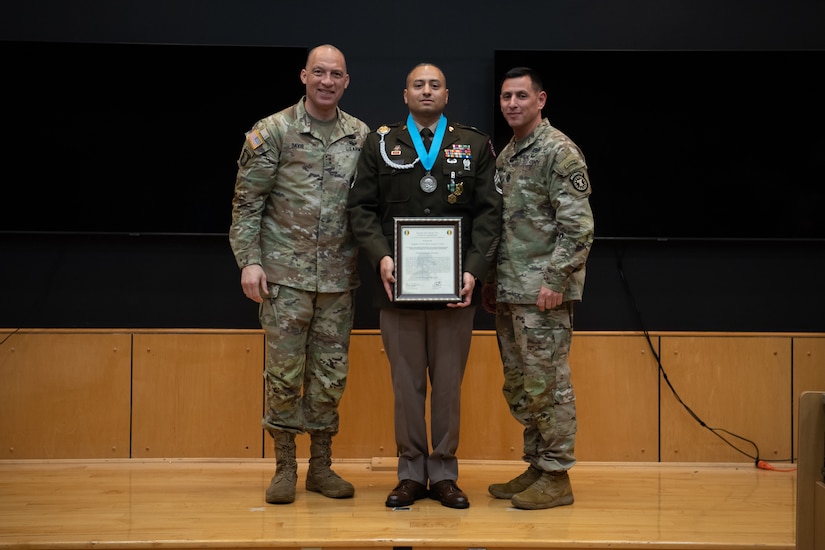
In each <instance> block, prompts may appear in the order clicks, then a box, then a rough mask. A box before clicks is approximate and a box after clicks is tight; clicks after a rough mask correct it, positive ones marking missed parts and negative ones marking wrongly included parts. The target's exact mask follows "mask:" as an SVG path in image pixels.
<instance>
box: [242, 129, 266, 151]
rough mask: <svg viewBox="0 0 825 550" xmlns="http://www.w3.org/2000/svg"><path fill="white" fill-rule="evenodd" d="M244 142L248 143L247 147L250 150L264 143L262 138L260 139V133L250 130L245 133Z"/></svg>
mask: <svg viewBox="0 0 825 550" xmlns="http://www.w3.org/2000/svg"><path fill="white" fill-rule="evenodd" d="M246 141H247V142H248V143H249V146H250V147H252V149H257V148H258V147H260V146H261V145H263V143H264V138H262V137H261V134H260V132H258V130H257V129H254V130H250V131H249V132H247V133H246Z"/></svg>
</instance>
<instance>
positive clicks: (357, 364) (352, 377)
mask: <svg viewBox="0 0 825 550" xmlns="http://www.w3.org/2000/svg"><path fill="white" fill-rule="evenodd" d="M349 360H350V367H349V368H350V371H349V376H348V378H347V388H346V390H345V391H344V396H343V397H342V398H341V405H340V408H339V410H338V412H339V414H340V427H339V432H338V436H337V437H336V438H335V439H333V445H332V456H333V457H334V458H372V457H386V456H389V457H394V456H396V451H395V431H394V429H393V405H394V399H393V394H392V381H391V379H390V362H389V360H388V359H387V354H386V352H385V351H384V344H383V343H382V342H381V335H380V334H375V333H373V334H361V335H353V336H352V338H351V340H350V350H349ZM308 439H309V438H307V440H308Z"/></svg>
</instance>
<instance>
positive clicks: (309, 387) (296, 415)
mask: <svg viewBox="0 0 825 550" xmlns="http://www.w3.org/2000/svg"><path fill="white" fill-rule="evenodd" d="M353 299H354V291H346V292H341V293H330V294H322V293H317V292H309V291H305V290H298V289H295V288H290V287H286V286H282V285H269V296H268V298H265V299H264V302H263V303H262V304H261V306H260V308H259V319H260V321H261V327H262V328H263V329H264V332H265V333H266V365H265V368H264V383H265V387H264V389H265V392H266V394H265V397H266V413H265V415H264V418H263V427H264V428H265V429H267V430H268V431H272V430H280V431H287V432H292V433H304V432H309V433H329V434H331V435H335V434H337V433H338V403H339V401H340V400H341V396H342V395H343V392H344V387H345V386H346V382H347V373H348V371H349V342H350V333H351V330H352V323H353V315H354V307H353Z"/></svg>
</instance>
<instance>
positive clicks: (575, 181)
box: [570, 170, 590, 193]
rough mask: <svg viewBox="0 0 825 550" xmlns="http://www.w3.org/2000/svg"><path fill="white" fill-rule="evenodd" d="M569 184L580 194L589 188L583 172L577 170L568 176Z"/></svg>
mask: <svg viewBox="0 0 825 550" xmlns="http://www.w3.org/2000/svg"><path fill="white" fill-rule="evenodd" d="M570 184H571V185H572V186H573V188H574V189H575V190H576V191H580V192H582V193H584V192H585V191H587V188H588V187H589V186H590V183H588V181H587V176H585V174H584V172H580V171H578V170H576V171H575V172H573V173H572V174H570Z"/></svg>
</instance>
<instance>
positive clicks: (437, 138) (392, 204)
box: [347, 63, 502, 508]
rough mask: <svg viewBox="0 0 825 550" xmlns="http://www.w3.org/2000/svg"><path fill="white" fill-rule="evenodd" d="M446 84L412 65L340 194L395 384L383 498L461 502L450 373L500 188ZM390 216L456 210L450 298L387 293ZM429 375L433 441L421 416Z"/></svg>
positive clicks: (403, 502) (458, 359)
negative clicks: (456, 113)
mask: <svg viewBox="0 0 825 550" xmlns="http://www.w3.org/2000/svg"><path fill="white" fill-rule="evenodd" d="M448 96H449V91H448V89H447V85H446V79H445V77H444V73H443V72H442V71H441V69H439V68H438V67H437V66H435V65H432V64H430V63H422V64H419V65H417V66H416V67H414V68H413V70H412V71H411V72H410V73H409V74H408V75H407V81H406V88H405V89H404V102H405V103H406V104H407V106H408V107H409V115H408V116H407V118H406V120H405V122H399V123H396V124H387V125H382V126H380V127H379V128H378V130H376V131H375V132H372V133H370V135H369V136H368V137H367V139H366V141H365V142H364V148H363V150H362V153H361V156H360V157H359V160H358V167H357V171H356V178H355V181H354V183H353V186H352V189H351V190H350V194H349V198H348V201H347V209H348V211H349V214H350V223H351V225H352V230H353V234H354V235H355V238H356V241H357V242H358V245H359V247H360V249H361V251H362V253H363V254H364V257H365V258H366V261H367V262H369V264H370V265H371V266H372V267H373V268H374V270H375V273H376V274H377V275H378V282H379V283H380V284H377V285H375V293H374V296H373V305H374V306H375V307H377V308H379V309H380V328H381V337H382V341H383V345H384V349H385V351H386V353H387V358H388V359H389V363H390V371H391V377H392V386H393V393H394V396H395V410H394V418H395V421H394V425H395V440H396V446H397V450H396V452H397V455H398V480H399V483H398V485H396V487H395V488H394V489H393V490H392V492H390V494H389V496H388V497H387V500H386V505H387V506H388V507H393V508H394V507H402V506H409V505H411V504H413V503H414V502H415V501H416V500H418V499H421V498H424V497H427V496H429V497H430V498H433V499H435V500H438V501H440V502H441V504H442V505H444V506H447V507H450V508H467V507H469V506H470V501H469V499H468V497H467V495H466V494H465V493H464V492H463V491H462V490H461V489H459V487H458V485H457V483H456V482H457V480H458V460H457V458H456V454H455V453H456V450H457V448H458V441H459V426H460V399H461V381H462V378H463V376H464V369H465V366H466V364H467V357H468V355H469V352H470V341H471V338H472V330H473V319H474V317H475V312H476V308H477V305H478V304H480V303H481V296H480V290H481V285H480V284H479V285H476V281H477V280H478V279H483V278H484V277H485V275H486V273H487V271H488V269H490V268H491V267H492V264H493V261H494V258H495V252H496V247H497V246H498V239H499V233H500V228H501V205H502V196H501V188H500V186H499V185H498V182H497V179H496V171H495V153H494V152H493V147H492V144H491V142H490V138H489V137H488V136H487V135H485V134H484V133H482V132H480V131H479V130H478V129H476V128H473V127H470V126H465V125H462V124H458V123H457V122H454V121H450V120H448V119H447V117H446V116H444V114H443V113H444V108H445V106H446V105H447V100H448ZM422 134H423V137H422ZM429 136H432V142H431V143H430V144H428V142H429V141H430V139H429ZM397 218H398V219H403V220H423V221H424V222H425V223H427V221H435V222H438V220H440V219H447V218H449V219H451V220H460V221H459V223H460V227H458V230H459V231H458V232H459V234H460V239H458V240H459V241H460V250H457V251H456V253H457V255H458V256H460V258H459V260H460V266H461V269H460V273H459V275H458V277H460V285H459V286H460V291H459V292H458V293H457V296H456V298H457V299H454V300H446V301H439V300H427V299H422V300H420V301H419V300H411V301H403V300H401V301H400V300H399V299H398V298H397V296H398V293H397V290H398V289H396V288H395V285H396V283H397V282H398V281H397V279H396V278H397V276H398V274H399V273H398V269H399V265H396V258H397V257H396V253H397V252H398V251H396V250H395V246H396V244H395V239H396V231H395V230H396V224H397V221H396V219H397ZM400 263H402V264H403V265H406V264H405V263H403V262H400ZM422 263H426V262H422ZM403 272H404V273H406V272H407V271H403ZM428 382H429V385H430V387H431V388H432V391H431V393H430V418H431V422H430V430H429V431H430V434H431V437H432V441H431V443H432V450H430V442H429V441H428V438H427V433H428V430H427V422H426V418H425V402H426V398H427V385H428ZM428 483H429V489H428Z"/></svg>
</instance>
